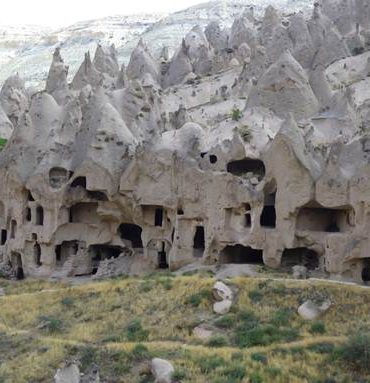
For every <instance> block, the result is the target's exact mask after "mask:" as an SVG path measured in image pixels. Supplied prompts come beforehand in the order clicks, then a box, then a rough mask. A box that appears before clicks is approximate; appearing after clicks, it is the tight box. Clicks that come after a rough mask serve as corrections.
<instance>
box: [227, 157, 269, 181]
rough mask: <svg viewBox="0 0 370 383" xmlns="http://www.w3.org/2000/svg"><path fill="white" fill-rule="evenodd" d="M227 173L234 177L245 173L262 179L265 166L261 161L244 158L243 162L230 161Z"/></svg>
mask: <svg viewBox="0 0 370 383" xmlns="http://www.w3.org/2000/svg"><path fill="white" fill-rule="evenodd" d="M226 169H227V171H228V172H229V173H231V174H234V175H235V176H241V175H243V174H246V173H253V175H255V176H258V177H259V178H263V177H264V176H265V173H266V169H265V165H264V163H263V162H262V161H261V160H257V159H252V158H244V159H243V160H238V161H231V162H229V163H228V164H227V167H226Z"/></svg>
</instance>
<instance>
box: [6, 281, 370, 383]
mask: <svg viewBox="0 0 370 383" xmlns="http://www.w3.org/2000/svg"><path fill="white" fill-rule="evenodd" d="M274 278H275V275H274ZM214 281H215V280H214V278H211V277H209V276H207V275H191V276H183V277H176V278H173V277H172V276H171V275H170V274H168V275H167V274H157V275H154V274H153V275H149V276H147V277H145V278H123V277H122V278H114V279H110V280H105V281H97V282H91V283H87V284H83V285H79V286H69V285H68V286H67V285H65V284H61V283H50V282H42V283H41V282H40V281H35V280H34V281H32V280H25V281H22V282H14V281H5V280H0V285H1V287H3V288H4V290H5V291H6V294H7V295H6V296H4V297H2V298H0V299H1V303H2V305H1V307H2V309H1V313H0V332H1V335H0V354H1V356H2V363H1V365H0V377H1V378H2V380H3V381H5V382H6V383H8V382H9V383H10V382H17V383H28V382H36V381H38V382H43V381H45V382H46V381H51V380H52V377H53V375H54V373H55V370H56V369H57V368H58V367H60V365H61V364H62V363H63V362H64V361H65V360H66V359H71V358H72V359H77V360H79V361H80V364H81V367H80V368H81V370H82V372H86V371H87V369H88V368H89V367H90V366H91V365H92V364H93V363H95V364H97V365H98V366H99V367H100V374H101V378H102V380H104V381H117V382H126V381H129V382H132V383H139V381H140V380H141V379H142V380H143V381H144V380H145V381H147V382H149V381H153V378H152V376H151V375H150V373H149V372H145V371H143V372H142V373H139V372H138V371H139V370H140V368H142V367H141V366H143V365H145V364H146V362H147V361H149V360H150V359H151V358H153V357H160V358H164V359H167V360H169V361H171V363H172V364H173V365H174V367H175V375H174V377H175V378H174V381H176V382H181V383H190V382H191V383H204V382H207V381H208V382H218V383H221V382H222V383H225V382H232V383H246V382H250V381H252V380H253V381H257V382H258V381H261V379H262V382H277V383H285V382H287V381H289V382H292V383H301V382H303V381H307V382H319V381H320V382H324V381H325V379H329V378H335V379H336V381H338V382H345V381H348V382H351V381H353V380H354V379H353V377H354V376H355V377H356V379H357V380H358V381H360V379H362V380H363V381H366V380H369V378H370V373H369V371H368V370H367V369H366V363H367V359H366V356H365V355H366V347H367V346H366V344H367V343H366V342H365V340H366V336H363V335H361V338H359V337H357V338H356V340H355V341H354V340H353V339H352V338H351V340H347V336H348V335H350V334H351V333H352V332H353V329H354V328H356V327H358V324H359V323H361V324H362V327H363V328H369V325H370V318H369V315H368V312H369V305H370V290H368V289H363V288H360V287H357V286H345V285H336V284H332V283H328V282H325V281H323V282H317V283H315V285H314V287H313V285H312V283H311V282H309V281H306V280H297V281H292V280H282V279H280V280H272V279H268V278H265V279H264V278H258V279H253V278H234V279H232V281H231V283H232V284H233V286H235V289H236V290H237V291H238V293H237V300H236V302H235V304H234V305H233V307H232V311H231V312H230V313H228V314H225V315H222V316H217V315H215V314H213V313H212V303H213V302H214V300H213V297H212V294H211V292H212V286H213V284H214ZM146 283H149V284H150V289H148V291H146V292H143V291H142V286H143V284H146ZM167 284H169V285H171V288H167V287H166V286H167ZM43 289H44V291H42V290H43ZM28 291H29V293H28ZM40 291H42V292H40ZM255 291H261V293H262V294H263V295H262V298H261V300H259V301H258V302H252V300H251V296H252V297H253V296H254V295H255ZM25 292H27V294H25ZM321 296H323V297H327V296H330V298H331V300H332V301H333V302H335V306H334V307H333V309H332V310H329V311H328V312H327V314H326V315H325V316H324V317H322V318H320V321H318V322H305V321H302V320H301V319H300V317H299V315H297V314H296V308H297V307H298V305H299V304H300V303H301V302H302V300H304V299H306V298H307V297H321ZM40 316H41V317H40ZM55 320H56V321H55ZM200 323H206V324H208V325H209V326H210V327H212V328H214V337H212V338H211V339H210V340H209V341H199V339H198V338H196V337H195V335H194V334H193V329H194V327H196V326H198V325H199V324H200ZM322 325H324V328H325V332H324V333H321V332H320V331H321V330H317V329H318V328H319V329H320V328H322ZM312 328H314V329H315V330H314V331H313V332H312ZM362 334H363V333H362ZM365 334H366V332H365ZM360 339H361V341H360ZM364 342H365V343H364ZM364 350H365V352H364ZM175 379H176V380H175ZM0 381H1V380H0Z"/></svg>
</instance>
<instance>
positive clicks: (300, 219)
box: [297, 204, 351, 233]
mask: <svg viewBox="0 0 370 383" xmlns="http://www.w3.org/2000/svg"><path fill="white" fill-rule="evenodd" d="M350 213H351V209H349V208H345V209H329V208H324V207H322V206H320V205H318V204H314V205H312V206H305V207H302V208H301V209H300V210H299V212H298V216H297V229H298V230H308V231H321V232H325V233H338V232H343V231H346V230H347V229H348V228H349V225H350Z"/></svg>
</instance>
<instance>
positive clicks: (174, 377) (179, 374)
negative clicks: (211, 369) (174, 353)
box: [172, 368, 186, 382]
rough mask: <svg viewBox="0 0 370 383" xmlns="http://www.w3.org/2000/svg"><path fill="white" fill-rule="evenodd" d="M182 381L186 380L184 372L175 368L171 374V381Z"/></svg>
mask: <svg viewBox="0 0 370 383" xmlns="http://www.w3.org/2000/svg"><path fill="white" fill-rule="evenodd" d="M184 379H186V372H185V370H183V369H179V368H176V369H175V372H174V373H173V374H172V380H173V381H175V382H181V381H182V380H184Z"/></svg>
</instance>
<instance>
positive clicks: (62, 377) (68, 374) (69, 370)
mask: <svg viewBox="0 0 370 383" xmlns="http://www.w3.org/2000/svg"><path fill="white" fill-rule="evenodd" d="M80 381H81V378H80V370H79V368H78V366H77V365H76V364H74V363H72V364H69V365H67V366H65V367H63V368H59V369H58V370H57V372H56V374H55V376H54V382H55V383H80Z"/></svg>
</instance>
